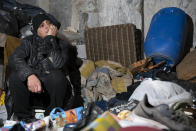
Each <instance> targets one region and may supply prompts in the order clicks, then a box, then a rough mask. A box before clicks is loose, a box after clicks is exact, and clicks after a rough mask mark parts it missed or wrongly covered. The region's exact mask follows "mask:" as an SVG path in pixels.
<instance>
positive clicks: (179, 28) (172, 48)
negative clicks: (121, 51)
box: [144, 7, 187, 67]
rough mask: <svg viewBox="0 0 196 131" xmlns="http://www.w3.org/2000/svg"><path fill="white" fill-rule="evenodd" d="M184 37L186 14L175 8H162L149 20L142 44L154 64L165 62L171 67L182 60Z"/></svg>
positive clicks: (185, 34)
mask: <svg viewBox="0 0 196 131" xmlns="http://www.w3.org/2000/svg"><path fill="white" fill-rule="evenodd" d="M186 37H187V15H186V13H185V12H184V11H183V10H181V9H179V8H176V7H169V8H163V9H161V10H160V11H158V12H157V13H156V14H155V15H154V16H153V18H152V20H151V24H150V27H149V30H148V33H147V36H146V39H145V43H144V51H145V54H146V56H149V57H151V58H152V59H153V61H154V62H155V63H158V62H160V61H163V60H165V61H166V64H167V65H168V66H171V67H172V66H174V65H176V64H177V63H178V62H179V61H180V60H181V59H182V56H183V54H184V47H185V40H186Z"/></svg>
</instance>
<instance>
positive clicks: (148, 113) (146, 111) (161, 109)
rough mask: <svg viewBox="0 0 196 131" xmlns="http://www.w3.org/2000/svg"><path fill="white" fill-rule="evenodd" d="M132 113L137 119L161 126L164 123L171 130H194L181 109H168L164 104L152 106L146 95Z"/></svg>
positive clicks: (195, 130) (195, 129)
mask: <svg viewBox="0 0 196 131" xmlns="http://www.w3.org/2000/svg"><path fill="white" fill-rule="evenodd" d="M132 114H133V116H134V117H136V118H137V119H142V120H146V121H147V122H152V123H153V122H154V124H155V123H156V124H159V126H163V127H164V125H165V126H166V127H168V128H169V129H171V130H172V131H173V130H175V131H196V128H194V127H193V126H192V125H191V122H190V121H189V119H188V117H187V116H186V115H185V114H184V113H183V112H182V111H173V110H170V109H169V106H168V105H166V104H161V105H158V106H152V105H151V104H150V103H149V102H148V98H147V95H145V96H144V99H143V100H142V101H140V103H139V104H138V105H137V107H136V108H135V109H134V110H133V112H132ZM156 124H155V125H156ZM163 129H164V128H163ZM165 129H166V128H165Z"/></svg>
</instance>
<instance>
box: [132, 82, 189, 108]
mask: <svg viewBox="0 0 196 131" xmlns="http://www.w3.org/2000/svg"><path fill="white" fill-rule="evenodd" d="M145 94H147V96H148V99H149V103H150V104H151V105H153V106H157V105H160V104H167V105H169V106H172V105H173V104H175V103H176V102H179V101H181V102H187V103H190V104H192V96H191V94H190V93H189V92H187V91H185V90H184V89H183V88H182V87H181V86H179V85H177V84H175V83H173V82H167V81H160V80H152V79H151V78H149V79H145V80H144V81H143V82H141V84H140V85H139V86H138V87H137V88H136V89H135V91H134V92H133V94H132V95H131V97H130V98H129V100H131V99H134V100H138V101H141V100H142V99H143V97H144V95H145Z"/></svg>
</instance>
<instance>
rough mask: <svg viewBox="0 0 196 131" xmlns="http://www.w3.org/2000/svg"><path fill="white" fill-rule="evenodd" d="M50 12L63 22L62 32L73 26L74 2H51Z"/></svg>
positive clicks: (64, 0) (55, 0)
mask: <svg viewBox="0 0 196 131" xmlns="http://www.w3.org/2000/svg"><path fill="white" fill-rule="evenodd" d="M49 1H50V5H49V12H50V13H51V14H52V15H54V16H55V18H56V19H57V20H59V21H60V22H61V28H60V30H63V29H65V28H66V27H68V26H70V25H71V17H72V0H49Z"/></svg>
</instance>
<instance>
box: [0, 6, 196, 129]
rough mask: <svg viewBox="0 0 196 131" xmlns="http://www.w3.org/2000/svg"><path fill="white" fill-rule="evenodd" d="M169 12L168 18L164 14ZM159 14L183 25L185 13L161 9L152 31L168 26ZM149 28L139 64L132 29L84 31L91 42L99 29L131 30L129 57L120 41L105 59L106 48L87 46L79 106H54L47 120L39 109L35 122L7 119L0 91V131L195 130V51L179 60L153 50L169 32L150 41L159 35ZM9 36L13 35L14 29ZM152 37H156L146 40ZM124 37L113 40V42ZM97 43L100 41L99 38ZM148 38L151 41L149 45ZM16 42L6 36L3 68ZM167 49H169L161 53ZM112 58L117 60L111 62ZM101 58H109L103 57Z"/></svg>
mask: <svg viewBox="0 0 196 131" xmlns="http://www.w3.org/2000/svg"><path fill="white" fill-rule="evenodd" d="M17 4H18V3H17ZM18 6H21V8H22V9H25V8H24V7H23V6H22V5H19V4H18ZM0 12H1V10H0ZM164 12H166V13H164ZM171 12H172V14H170V13H171ZM175 13H177V14H181V15H182V17H180V18H179V15H178V16H175ZM31 15H33V14H29V16H31ZM161 15H163V17H164V18H165V17H167V18H175V19H180V20H181V19H182V21H185V19H184V18H185V14H184V12H183V11H182V10H179V9H177V8H165V9H163V10H161V11H160V12H158V13H157V14H156V15H155V17H157V19H156V20H157V21H153V22H155V23H152V24H153V25H156V24H157V25H158V27H161V24H163V23H164V22H166V23H167V22H169V20H168V19H164V18H162V17H161ZM165 15H167V16H165ZM170 15H171V16H170ZM168 16H169V17H168ZM154 19H155V18H154ZM162 19H164V20H162ZM180 20H178V21H175V22H179V21H180ZM163 21H164V22H163ZM182 21H180V22H182ZM170 24H175V23H170ZM153 25H152V26H151V27H150V31H149V34H148V36H147V40H146V43H145V53H146V54H147V57H146V58H145V59H142V60H140V58H141V57H140V56H138V58H137V55H136V54H138V52H140V51H139V50H137V49H136V43H137V42H136V41H137V40H136V38H132V35H133V34H134V33H135V32H134V31H135V30H136V29H135V26H134V25H132V24H127V25H120V26H112V28H109V27H103V28H95V29H89V30H87V31H86V35H88V37H87V38H86V39H87V40H89V39H91V38H92V39H97V37H96V35H93V37H89V35H90V34H93V30H95V32H96V31H99V30H104V31H106V30H107V31H111V30H114V29H116V27H118V28H121V29H125V31H126V30H128V29H131V30H132V32H128V35H127V36H129V35H130V36H129V37H128V38H129V39H134V41H133V43H131V42H130V43H129V46H131V47H134V49H132V52H131V55H129V56H127V54H129V51H130V50H129V48H127V47H126V46H128V45H126V44H125V43H126V42H125V43H123V42H122V43H121V44H123V48H122V49H124V50H122V49H119V50H117V49H116V52H115V51H114V52H112V51H113V50H112V48H111V50H109V47H108V48H107V51H109V52H110V51H111V52H112V53H111V54H108V56H107V54H105V53H104V52H105V51H106V50H105V51H104V50H103V45H100V48H97V47H96V46H95V45H96V44H97V43H92V44H91V43H89V42H88V43H87V56H88V58H89V59H86V60H83V65H82V66H81V68H80V73H81V85H82V97H83V99H84V105H83V106H80V107H76V108H74V109H69V110H64V109H62V108H60V107H56V108H54V109H53V110H52V111H51V112H50V115H48V116H44V110H37V111H36V113H35V118H36V119H31V120H29V121H18V120H17V118H15V117H14V114H13V115H12V116H9V111H8V110H7V111H6V107H5V101H6V100H5V99H6V95H8V92H6V90H4V91H3V92H2V94H1V97H0V130H1V131H9V130H13V131H17V130H19V131H21V130H26V131H35V130H39V131H40V130H43V131H78V130H83V131H90V130H95V131H101V130H104V131H105V130H106V131H127V130H134V131H141V130H145V131H161V130H166V131H173V130H174V131H196V83H195V78H196V68H195V67H196V66H195V61H196V60H194V59H195V58H196V53H195V51H196V50H194V51H192V52H190V53H189V54H187V55H186V56H185V57H184V59H182V58H183V57H182V56H180V55H181V54H184V53H183V52H180V49H178V48H175V47H176V46H177V45H175V47H173V46H172V48H170V47H169V44H168V45H165V44H164V43H162V45H161V46H165V48H164V50H161V51H160V47H159V46H160V45H159V46H157V45H156V46H155V45H154V44H156V42H157V41H161V40H167V38H168V37H169V38H170V36H169V35H170V34H167V32H166V30H165V28H164V27H163V28H161V29H163V32H164V34H165V35H164V36H162V37H161V38H159V37H156V35H159V34H156V33H154V31H156V30H155V29H154V28H155V27H153ZM164 25H165V23H164ZM184 26H185V25H183V27H184ZM169 28H170V27H169ZM110 29H111V30H110ZM180 29H181V30H180ZM180 29H179V30H178V31H175V32H177V33H179V34H181V33H182V32H184V30H183V29H184V28H183V29H182V28H180ZM171 30H172V29H171ZM160 31H161V30H160ZM160 31H159V32H160ZM5 33H6V32H5ZM10 33H12V34H13V35H17V33H18V30H16V31H15V32H10ZM131 34H132V35H131ZM110 35H111V36H109V37H108V38H109V39H111V38H113V35H114V34H112V33H111V34H110ZM173 35H175V33H174V34H173ZM152 37H154V38H156V39H152ZM171 37H172V36H171ZM175 37H176V36H175ZM103 38H105V37H103ZM126 38H127V37H126ZM126 38H121V36H119V37H118V39H119V41H121V40H122V39H123V40H124V39H126ZM128 38H127V39H128ZM102 40H103V42H104V39H102ZM123 40H122V41H123ZM135 40H136V41H135ZM151 40H152V41H151ZM154 40H156V41H155V42H154ZM89 41H90V40H89ZM91 41H93V40H91ZM94 42H96V41H94ZM19 43H20V39H18V38H15V37H13V36H10V35H6V42H5V48H4V49H5V50H4V51H5V52H4V62H5V63H4V64H5V65H7V59H8V56H9V54H10V53H11V52H12V51H13V49H15V48H16V46H18V44H19ZM107 44H111V43H107ZM115 44H116V45H115V46H117V47H118V46H120V43H115ZM118 44H119V45H118ZM177 44H179V46H178V47H179V48H184V46H185V45H184V44H185V43H184V41H180V39H177ZM170 45H171V43H170ZM108 46H109V45H108ZM152 46H153V47H152ZM90 47H93V48H95V49H96V50H94V52H93V54H91V53H92V52H90V50H91V49H90ZM149 47H151V48H149ZM168 48H169V49H170V51H169V50H167V49H168ZM100 49H102V50H100ZM125 49H128V51H127V52H125V53H126V54H123V51H125ZM161 49H163V48H161ZM173 50H177V54H175V55H174V54H173V52H174V51H173ZM107 51H106V52H107ZM160 53H161V54H160ZM97 54H99V55H97ZM100 54H101V55H100ZM140 54H141V52H140ZM114 56H117V58H116V57H114ZM122 56H126V57H122ZM106 57H107V58H111V59H106ZM121 58H122V59H121ZM176 67H177V68H176ZM175 68H176V70H175ZM7 113H8V114H7ZM6 116H7V117H8V118H9V120H7V118H6Z"/></svg>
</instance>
